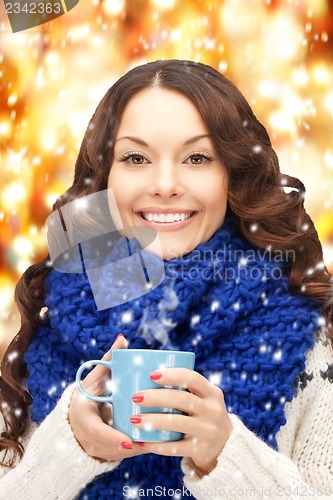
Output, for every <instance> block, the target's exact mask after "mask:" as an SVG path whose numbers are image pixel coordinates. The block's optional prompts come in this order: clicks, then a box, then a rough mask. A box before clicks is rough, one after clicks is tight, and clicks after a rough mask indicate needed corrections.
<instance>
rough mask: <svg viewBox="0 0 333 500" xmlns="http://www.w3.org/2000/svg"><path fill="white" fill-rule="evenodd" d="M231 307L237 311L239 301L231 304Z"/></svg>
mask: <svg viewBox="0 0 333 500" xmlns="http://www.w3.org/2000/svg"><path fill="white" fill-rule="evenodd" d="M232 307H233V309H234V310H235V311H239V308H240V304H239V302H235V303H234V304H232Z"/></svg>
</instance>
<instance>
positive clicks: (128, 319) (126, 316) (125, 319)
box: [121, 311, 133, 323]
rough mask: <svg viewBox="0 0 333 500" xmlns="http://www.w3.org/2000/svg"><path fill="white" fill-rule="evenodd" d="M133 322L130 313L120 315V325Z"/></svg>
mask: <svg viewBox="0 0 333 500" xmlns="http://www.w3.org/2000/svg"><path fill="white" fill-rule="evenodd" d="M132 320H133V313H132V311H126V312H124V313H123V314H122V315H121V321H122V323H130V322H131V321H132Z"/></svg>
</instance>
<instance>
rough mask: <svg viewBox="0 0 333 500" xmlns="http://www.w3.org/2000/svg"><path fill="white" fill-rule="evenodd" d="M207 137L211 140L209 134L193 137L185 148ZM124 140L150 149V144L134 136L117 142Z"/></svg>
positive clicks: (186, 142) (186, 143) (185, 143)
mask: <svg viewBox="0 0 333 500" xmlns="http://www.w3.org/2000/svg"><path fill="white" fill-rule="evenodd" d="M205 137H208V138H209V139H210V135H208V134H203V135H196V136H195V137H191V138H190V139H188V140H187V141H185V142H184V144H183V146H187V145H188V144H193V143H194V142H197V141H199V140H200V139H204V138H205ZM123 139H129V140H130V141H133V142H136V143H137V144H140V146H147V147H149V144H147V143H146V142H145V141H143V140H142V139H140V138H139V137H132V136H125V137H119V139H117V140H116V142H118V141H121V140H123Z"/></svg>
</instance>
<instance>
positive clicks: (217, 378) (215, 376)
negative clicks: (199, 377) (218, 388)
mask: <svg viewBox="0 0 333 500" xmlns="http://www.w3.org/2000/svg"><path fill="white" fill-rule="evenodd" d="M221 379H222V373H221V372H215V373H211V374H210V375H209V377H208V380H209V382H211V383H212V384H214V385H220V383H221Z"/></svg>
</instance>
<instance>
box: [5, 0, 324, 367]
mask: <svg viewBox="0 0 333 500" xmlns="http://www.w3.org/2000/svg"><path fill="white" fill-rule="evenodd" d="M329 4H330V2H329V0H127V1H126V0H81V1H80V2H79V4H78V5H77V6H76V7H75V8H74V9H73V10H72V11H70V12H69V13H68V14H66V15H64V16H62V17H60V18H58V19H56V20H54V21H52V22H49V23H47V24H44V25H42V26H39V27H38V28H33V29H30V30H26V31H23V32H19V33H14V34H13V33H12V32H11V28H10V24H9V21H8V18H7V15H6V13H5V11H4V4H3V3H2V2H1V0H0V16H1V18H0V172H1V190H0V193H1V197H0V230H1V236H0V251H1V254H0V322H1V325H0V359H1V354H2V352H3V349H4V348H5V347H6V345H7V344H8V341H9V340H10V339H11V338H12V337H13V336H14V335H15V334H16V332H17V328H18V324H19V317H18V313H17V310H16V306H15V305H14V302H13V293H14V286H15V283H16V282H17V280H18V278H19V276H20V275H21V274H22V272H23V271H24V270H25V269H26V268H27V267H28V266H29V265H30V264H32V263H34V262H36V261H38V260H39V259H41V258H42V257H44V256H45V253H46V251H47V248H46V238H45V229H44V221H45V219H46V217H47V216H48V214H49V211H50V209H51V206H52V204H53V202H54V201H55V199H56V197H57V196H58V195H59V194H61V193H62V192H64V191H65V190H66V188H67V187H69V185H70V184H71V182H72V177H73V168H74V162H75V159H76V156H77V152H78V148H79V144H80V142H81V139H82V136H83V133H84V131H85V128H86V126H87V124H88V121H89V119H90V117H91V115H92V113H93V111H94V109H95V107H96V106H97V104H98V102H99V101H100V99H101V97H102V96H103V94H104V93H105V91H106V90H107V89H108V88H109V87H110V86H111V85H112V83H113V82H114V81H115V80H116V79H118V78H119V77H120V76H121V75H122V74H123V73H125V72H126V71H127V70H128V69H130V68H131V67H133V66H136V65H139V64H142V63H144V62H148V61H152V60H155V59H166V58H178V59H193V60H196V61H201V62H204V63H207V64H210V65H211V66H213V67H214V68H216V69H218V70H219V71H220V72H222V73H224V74H225V75H227V76H228V77H229V78H230V79H231V80H232V81H233V82H234V83H235V84H236V85H237V86H238V87H239V88H240V90H241V91H242V92H243V94H244V95H245V96H246V98H247V99H248V101H249V102H250V104H251V105H252V107H253V109H254V112H255V113H256V115H257V116H258V118H259V119H260V120H261V121H262V122H263V123H264V125H265V126H266V127H267V129H268V131H269V133H270V136H271V138H272V142H273V145H274V147H275V150H276V151H277V154H278V156H279V159H280V164H281V170H282V171H283V172H285V173H287V174H290V175H294V176H296V177H299V178H300V179H301V180H302V181H303V182H304V184H305V186H306V188H307V197H306V200H305V206H306V209H307V211H308V212H309V214H310V215H311V217H312V218H313V219H314V221H315V224H316V227H317V230H318V232H319V236H320V239H321V241H322V243H323V247H324V258H325V262H326V264H327V266H328V268H329V269H330V270H331V271H333V208H332V207H333V9H332V7H330V5H329ZM1 9H2V10H1Z"/></svg>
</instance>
